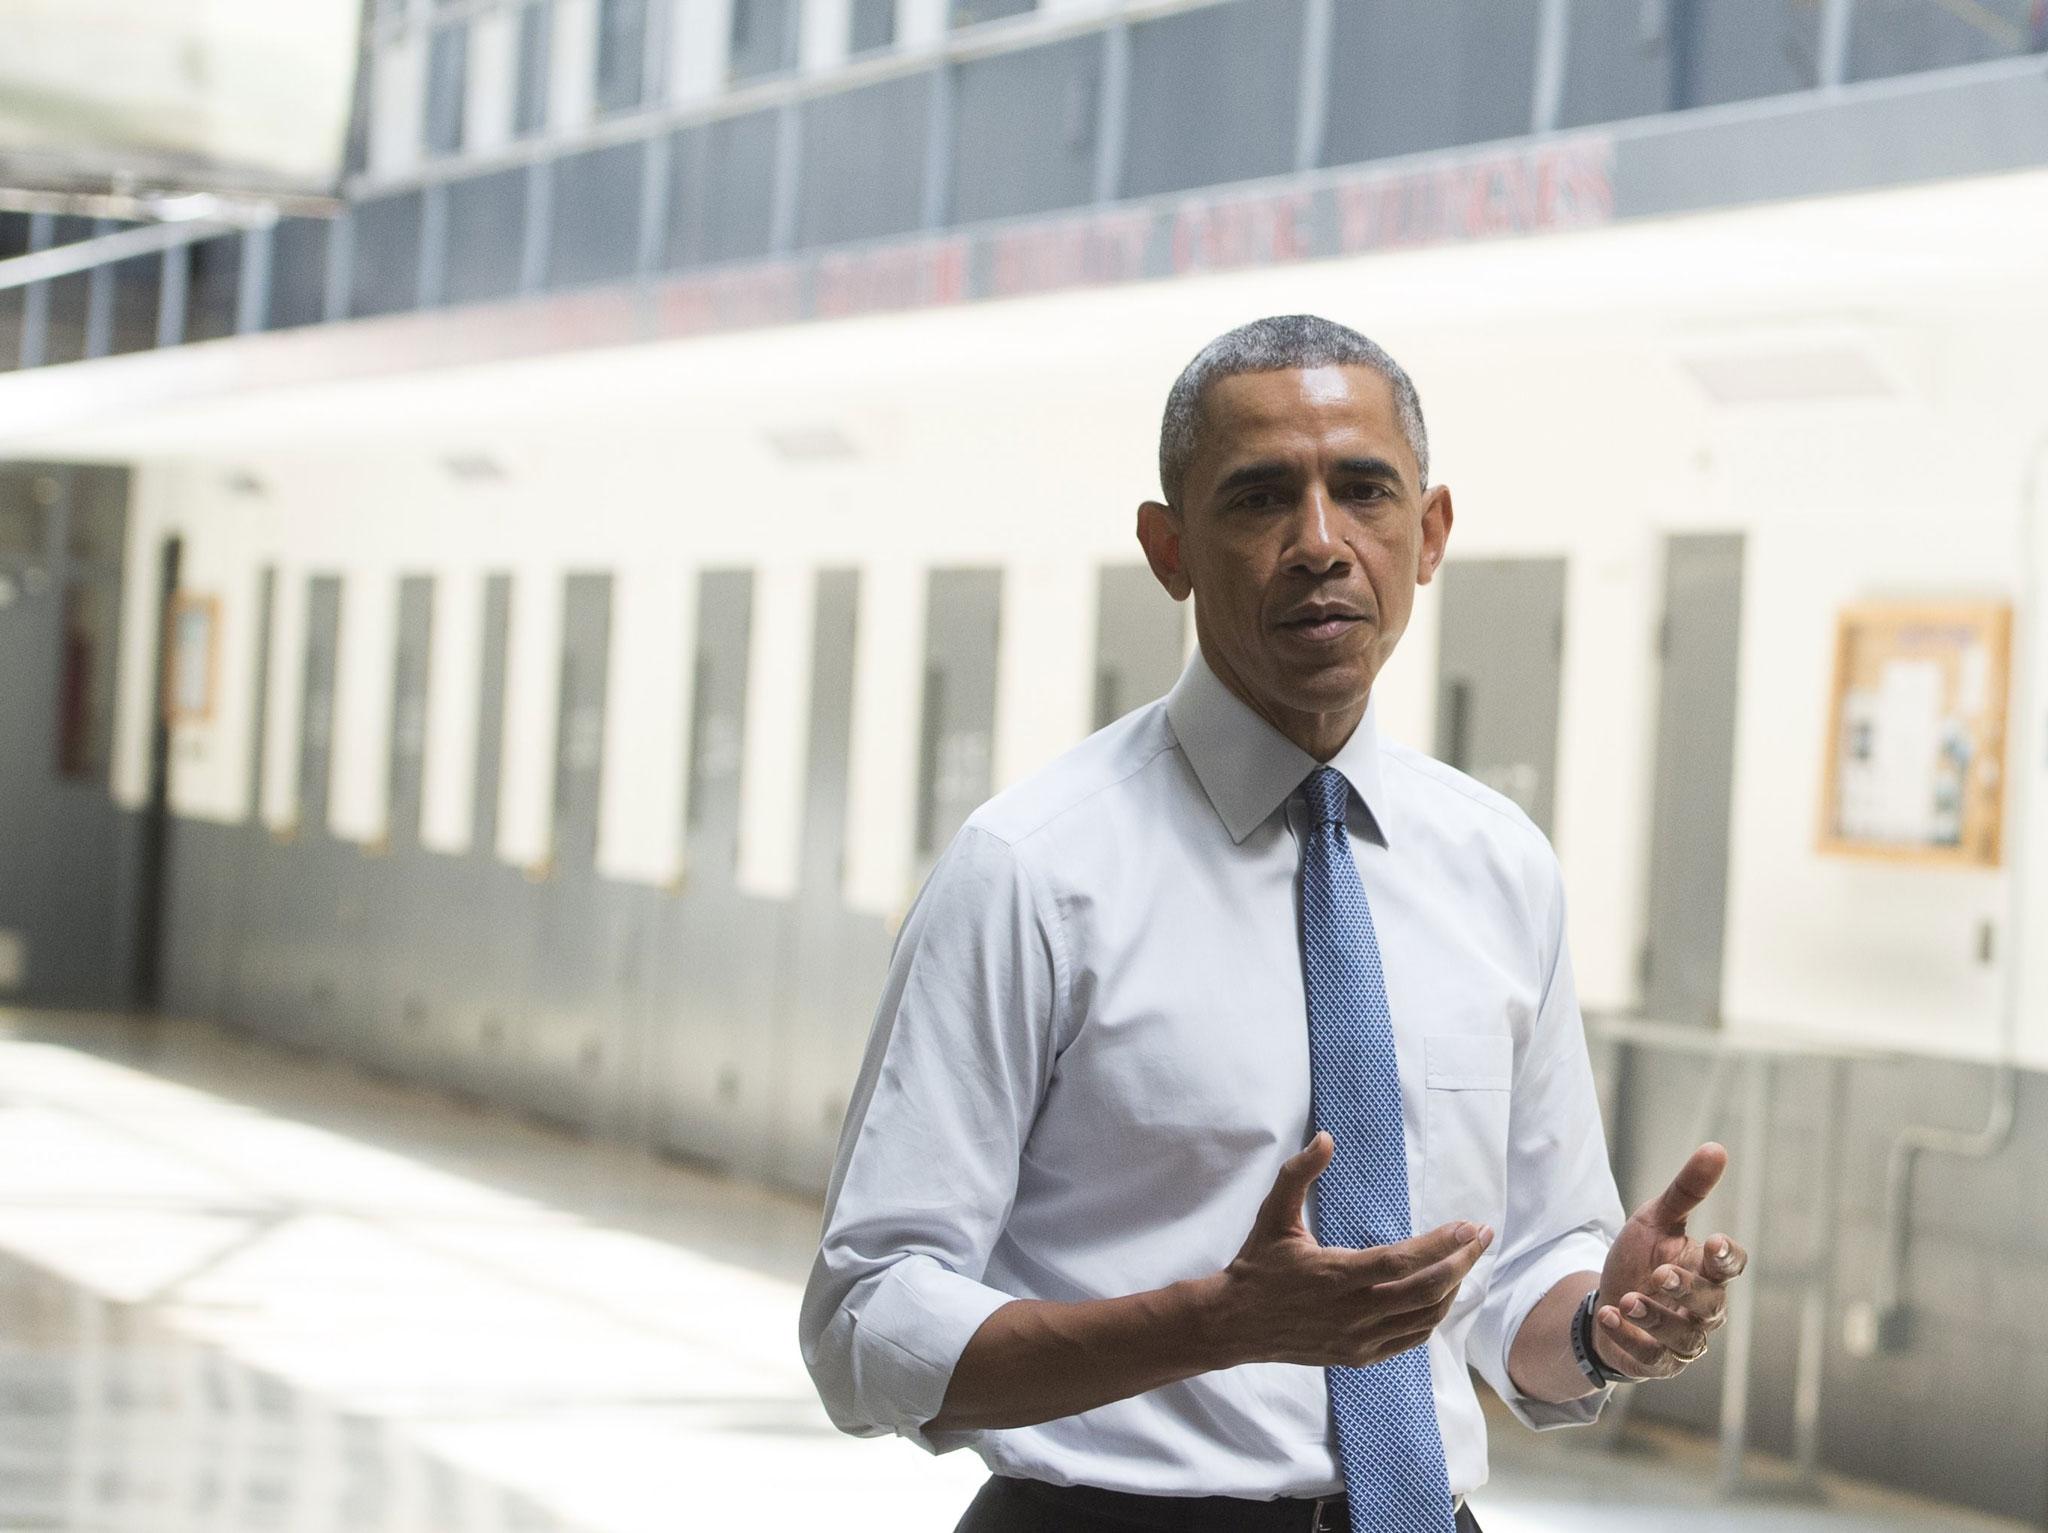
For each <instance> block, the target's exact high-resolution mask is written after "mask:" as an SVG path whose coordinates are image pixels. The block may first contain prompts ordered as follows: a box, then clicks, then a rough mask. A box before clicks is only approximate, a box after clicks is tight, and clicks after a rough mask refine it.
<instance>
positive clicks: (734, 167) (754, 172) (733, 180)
mask: <svg viewBox="0 0 2048 1533" xmlns="http://www.w3.org/2000/svg"><path fill="white" fill-rule="evenodd" d="M776 116H777V113H776V110H775V109H774V108H773V107H770V108H768V109H767V110H765V111H759V112H748V113H746V114H745V115H743V116H740V117H722V118H718V119H715V120H714V121H711V122H707V123H703V124H700V125H698V126H696V127H692V128H683V129H681V130H679V131H678V132H677V133H676V135H675V138H674V139H673V140H672V141H671V142H670V145H669V203H668V218H669V224H668V248H667V251H666V259H667V264H668V265H669V266H670V267H672V268H673V267H683V266H698V265H702V264H704V263H707V262H711V261H730V260H736V259H740V258H742V257H746V256H758V255H765V254H766V253H767V250H768V237H769V225H770V224H771V223H772V221H773V218H774V209H773V206H772V198H773V196H774V186H775V141H776V122H775V119H776Z"/></svg>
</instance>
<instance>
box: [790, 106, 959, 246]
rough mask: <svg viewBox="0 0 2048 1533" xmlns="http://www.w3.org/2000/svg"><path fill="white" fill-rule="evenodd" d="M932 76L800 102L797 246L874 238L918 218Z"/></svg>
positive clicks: (908, 227) (903, 227)
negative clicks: (801, 189)
mask: <svg viewBox="0 0 2048 1533" xmlns="http://www.w3.org/2000/svg"><path fill="white" fill-rule="evenodd" d="M931 88H932V75H931V74H930V73H929V72H927V73H925V74H918V75H908V76H905V77H904V78H902V79H897V80H889V81H885V82H884V83H882V84H880V85H869V86H864V87H863V88H861V89H859V90H849V91H840V92H838V93H837V94H835V95H830V96H819V97H816V98H814V99H813V100H811V101H808V102H806V103H805V104H804V109H803V123H802V135H801V136H802V145H803V148H802V153H803V158H802V159H801V160H800V161H799V162H798V163H800V164H801V165H802V166H803V186H804V196H803V202H802V206H801V207H799V208H798V210H797V239H798V241H799V242H800V243H802V244H804V245H826V244H833V243H835V242H837V241H840V240H859V239H874V238H877V237H879V236H881V235H886V234H901V233H904V232H906V231H908V230H911V229H915V228H917V227H918V226H919V224H920V223H922V221H923V216H924V161H925V154H924V141H925V132H926V129H927V126H928V118H929V113H930V104H929V102H930V95H931Z"/></svg>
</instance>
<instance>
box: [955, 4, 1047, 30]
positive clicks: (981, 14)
mask: <svg viewBox="0 0 2048 1533" xmlns="http://www.w3.org/2000/svg"><path fill="white" fill-rule="evenodd" d="M1037 9H1038V0H953V25H954V26H956V27H971V26H973V25H974V24H975V23H976V22H977V21H994V20H995V19H996V18H998V17H1000V16H1021V15H1023V14H1024V13H1025V12H1026V11H1035V10H1037Z"/></svg>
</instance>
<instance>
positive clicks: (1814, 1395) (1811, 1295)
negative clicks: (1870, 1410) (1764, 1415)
mask: <svg viewBox="0 0 2048 1533" xmlns="http://www.w3.org/2000/svg"><path fill="white" fill-rule="evenodd" d="M1827 1073H1828V1084H1827V1090H1826V1091H1825V1092H1824V1093H1822V1096H1821V1103H1820V1114H1819V1117H1818V1118H1817V1120H1816V1121H1815V1124H1814V1130H1815V1134H1814V1138H1815V1141H1816V1149H1815V1158H1816V1162H1817V1167H1818V1171H1817V1175H1816V1181H1817V1183H1818V1185H1817V1186H1816V1187H1815V1188H1814V1195H1813V1203H1814V1208H1813V1240H1812V1243H1811V1246H1810V1247H1809V1252H1808V1257H1807V1268H1806V1273H1805V1280H1804V1282H1803V1283H1802V1284H1801V1287H1800V1294H1799V1355H1798V1361H1797V1363H1796V1365H1795V1366H1794V1368H1793V1373H1792V1460H1793V1463H1794V1464H1795V1465H1797V1467H1798V1471H1799V1483H1800V1485H1801V1486H1802V1487H1803V1488H1805V1489H1808V1490H1816V1489H1817V1488H1818V1487H1819V1484H1820V1403H1821V1378H1822V1375H1823V1374H1824V1373H1825V1371H1826V1367H1827V1354H1828V1319H1829V1315H1830V1313H1831V1312H1832V1310H1833V1309H1834V1297H1835V1264H1834V1257H1835V1225H1836V1222H1837V1220H1838V1218H1839V1217H1840V1209H1841V1196H1842V1148H1841V1143H1840V1135H1841V1130H1842V1121H1843V1112H1842V1108H1843V1104H1844V1098H1845V1097H1846V1095H1847V1088H1848V1076H1849V1067H1848V1063H1847V1062H1846V1061H1844V1060H1841V1059H1831V1060H1829V1061H1828V1062H1827Z"/></svg>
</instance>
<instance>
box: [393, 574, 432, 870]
mask: <svg viewBox="0 0 2048 1533" xmlns="http://www.w3.org/2000/svg"><path fill="white" fill-rule="evenodd" d="M433 631H434V577H433V576H431V575H408V576H407V577H406V578H405V579H403V580H401V581H400V582H399V583H398V643H397V646H396V651H395V653H394V655H393V657H392V665H391V743H390V752H391V760H390V823H391V844H392V845H393V847H395V848H399V849H407V848H411V847H413V846H416V845H417V844H418V843H419V836H420V789H421V782H422V777H423V769H424V767H425V763H426V754H427V666H428V656H429V651H430V646H431V645H432V643H433Z"/></svg>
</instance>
